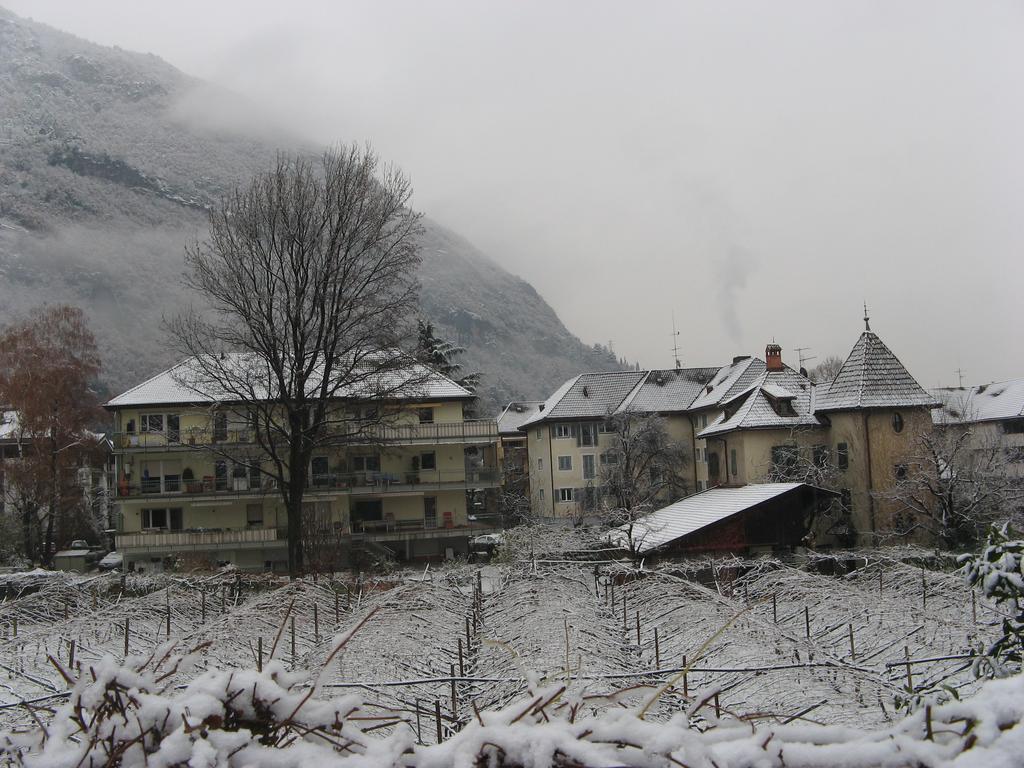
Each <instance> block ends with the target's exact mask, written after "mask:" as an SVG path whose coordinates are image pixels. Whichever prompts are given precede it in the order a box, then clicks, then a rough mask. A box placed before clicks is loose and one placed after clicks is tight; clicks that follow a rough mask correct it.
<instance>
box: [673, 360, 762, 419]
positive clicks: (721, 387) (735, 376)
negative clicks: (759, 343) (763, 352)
mask: <svg viewBox="0 0 1024 768" xmlns="http://www.w3.org/2000/svg"><path fill="white" fill-rule="evenodd" d="M765 368H766V366H765V363H764V360H761V359H759V358H756V357H742V358H737V359H735V360H733V362H732V363H730V364H729V365H725V366H722V368H721V369H719V371H718V373H717V374H715V376H714V378H712V379H711V381H709V382H708V383H707V385H706V386H705V387H704V391H703V392H701V394H700V395H699V396H698V397H696V398H695V399H694V401H693V402H692V403H691V404H690V409H691V410H694V411H696V410H700V409H702V408H715V407H718V406H720V405H721V404H722V403H724V402H728V401H729V400H733V399H735V398H736V396H737V395H739V394H741V393H742V392H744V391H745V390H747V389H749V388H750V387H751V386H752V385H753V384H754V382H755V381H757V379H758V377H759V376H760V375H761V374H762V373H764V372H765Z"/></svg>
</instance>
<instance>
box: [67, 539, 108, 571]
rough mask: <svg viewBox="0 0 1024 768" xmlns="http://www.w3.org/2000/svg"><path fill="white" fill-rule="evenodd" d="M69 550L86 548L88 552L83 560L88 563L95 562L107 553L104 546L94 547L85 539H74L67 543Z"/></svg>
mask: <svg viewBox="0 0 1024 768" xmlns="http://www.w3.org/2000/svg"><path fill="white" fill-rule="evenodd" d="M68 549H69V550H76V551H81V550H87V551H88V552H89V554H88V555H86V557H85V561H86V562H87V563H89V564H90V565H93V564H95V563H96V562H97V561H99V559H100V558H101V557H103V556H104V555H105V554H107V550H106V548H104V547H94V546H93V545H92V544H90V543H89V542H87V541H86V540H85V539H75V540H74V541H72V542H71V544H69V545H68Z"/></svg>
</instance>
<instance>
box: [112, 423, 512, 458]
mask: <svg viewBox="0 0 1024 768" xmlns="http://www.w3.org/2000/svg"><path fill="white" fill-rule="evenodd" d="M328 434H329V435H330V439H329V440H328V441H327V444H331V443H332V442H334V443H336V444H337V445H344V444H346V443H352V444H357V445H358V444H367V445H374V444H385V443H386V444H388V445H443V444H448V443H467V444H488V443H496V442H497V441H498V423H497V422H496V421H493V420H489V419H479V420H471V421H460V422H454V423H451V424H395V425H386V424H374V425H370V426H367V427H365V428H364V429H361V428H360V426H359V423H358V422H352V423H348V422H346V423H341V424H337V425H334V427H332V428H331V429H330V430H329V433H328ZM112 439H113V441H114V448H115V449H116V450H120V451H129V452H136V451H143V452H145V451H161V452H166V451H181V450H194V449H195V448H197V447H203V446H214V447H218V448H220V447H225V446H232V445H253V434H252V432H251V431H250V430H248V429H216V430H214V429H184V430H176V431H167V432H115V433H114V434H113V438H112Z"/></svg>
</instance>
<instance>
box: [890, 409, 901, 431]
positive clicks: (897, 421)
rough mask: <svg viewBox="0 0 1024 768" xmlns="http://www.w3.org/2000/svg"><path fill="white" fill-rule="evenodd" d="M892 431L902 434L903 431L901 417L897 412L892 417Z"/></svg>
mask: <svg viewBox="0 0 1024 768" xmlns="http://www.w3.org/2000/svg"><path fill="white" fill-rule="evenodd" d="M892 431H893V432H902V431H903V417H902V416H901V415H900V414H899V413H898V412H897V413H894V414H893V415H892Z"/></svg>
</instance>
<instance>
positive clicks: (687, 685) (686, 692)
mask: <svg viewBox="0 0 1024 768" xmlns="http://www.w3.org/2000/svg"><path fill="white" fill-rule="evenodd" d="M688 678H689V672H688V671H687V669H686V654H685V653H684V654H683V696H685V697H687V698H689V696H690V681H689V679H688Z"/></svg>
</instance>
